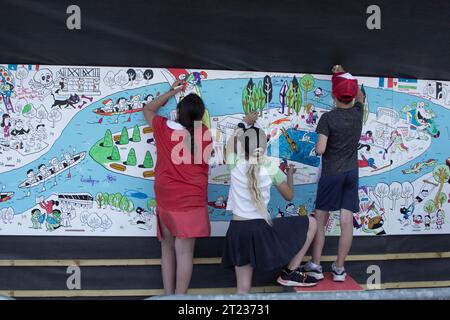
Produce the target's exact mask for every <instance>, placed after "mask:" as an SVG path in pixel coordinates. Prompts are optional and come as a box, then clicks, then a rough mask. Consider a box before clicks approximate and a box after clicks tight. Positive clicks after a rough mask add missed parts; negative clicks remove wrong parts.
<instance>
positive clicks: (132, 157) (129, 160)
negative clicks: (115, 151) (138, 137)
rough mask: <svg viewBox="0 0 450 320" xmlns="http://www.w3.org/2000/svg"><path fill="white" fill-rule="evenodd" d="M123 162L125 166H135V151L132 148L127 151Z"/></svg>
mask: <svg viewBox="0 0 450 320" xmlns="http://www.w3.org/2000/svg"><path fill="white" fill-rule="evenodd" d="M124 164H126V165H127V166H135V165H136V164H137V160H136V151H134V148H131V149H130V151H128V156H127V161H126V162H125V163H124Z"/></svg>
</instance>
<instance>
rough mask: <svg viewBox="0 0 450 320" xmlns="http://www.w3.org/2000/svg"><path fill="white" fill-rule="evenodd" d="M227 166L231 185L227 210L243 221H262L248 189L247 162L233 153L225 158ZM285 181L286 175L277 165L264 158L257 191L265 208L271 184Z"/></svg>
mask: <svg viewBox="0 0 450 320" xmlns="http://www.w3.org/2000/svg"><path fill="white" fill-rule="evenodd" d="M227 165H228V168H229V169H230V175H231V185H230V192H229V195H228V203H227V210H231V211H233V214H234V215H236V216H239V217H241V218H245V219H264V218H263V216H262V215H261V213H260V212H259V211H258V209H257V208H256V206H255V204H254V202H253V200H252V196H251V193H250V190H249V189H248V178H247V171H248V161H246V160H245V159H239V158H238V156H237V155H236V154H235V153H231V154H230V155H229V156H228V157H227ZM286 180H287V177H286V175H285V174H284V173H283V171H281V170H280V168H279V161H278V163H277V162H276V161H274V160H271V158H268V157H266V158H265V160H264V161H263V163H262V164H261V166H260V170H259V180H258V182H259V189H260V191H261V198H262V200H263V201H264V203H265V205H266V207H267V205H268V203H269V200H270V188H271V186H272V184H274V185H280V184H281V183H283V182H285V181H286Z"/></svg>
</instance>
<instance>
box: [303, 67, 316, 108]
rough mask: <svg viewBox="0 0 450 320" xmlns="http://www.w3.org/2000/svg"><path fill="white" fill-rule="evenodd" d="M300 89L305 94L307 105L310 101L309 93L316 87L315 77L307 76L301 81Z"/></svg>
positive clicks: (304, 100) (304, 101)
mask: <svg viewBox="0 0 450 320" xmlns="http://www.w3.org/2000/svg"><path fill="white" fill-rule="evenodd" d="M300 87H301V88H302V89H303V92H304V99H303V103H304V104H305V105H306V103H307V101H308V92H309V91H311V90H312V89H313V87H314V77H313V76H312V75H310V74H305V75H304V76H303V77H301V79H300Z"/></svg>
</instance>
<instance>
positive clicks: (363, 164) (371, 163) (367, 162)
mask: <svg viewBox="0 0 450 320" xmlns="http://www.w3.org/2000/svg"><path fill="white" fill-rule="evenodd" d="M361 158H362V160H359V159H358V167H359V168H367V167H371V168H372V169H377V166H376V165H375V159H374V158H369V159H366V157H365V156H364V155H363V154H361Z"/></svg>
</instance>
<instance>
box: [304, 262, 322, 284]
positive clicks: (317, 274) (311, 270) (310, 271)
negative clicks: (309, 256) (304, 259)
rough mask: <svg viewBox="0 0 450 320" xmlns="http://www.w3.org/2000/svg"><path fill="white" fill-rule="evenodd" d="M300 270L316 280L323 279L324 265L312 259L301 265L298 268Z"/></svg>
mask: <svg viewBox="0 0 450 320" xmlns="http://www.w3.org/2000/svg"><path fill="white" fill-rule="evenodd" d="M298 270H299V271H300V272H303V273H305V274H306V275H308V276H310V277H313V278H314V279H316V280H322V279H323V278H324V277H323V272H322V266H320V265H317V264H315V263H313V262H312V261H309V262H308V263H306V264H304V265H302V266H300V267H299V268H298Z"/></svg>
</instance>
